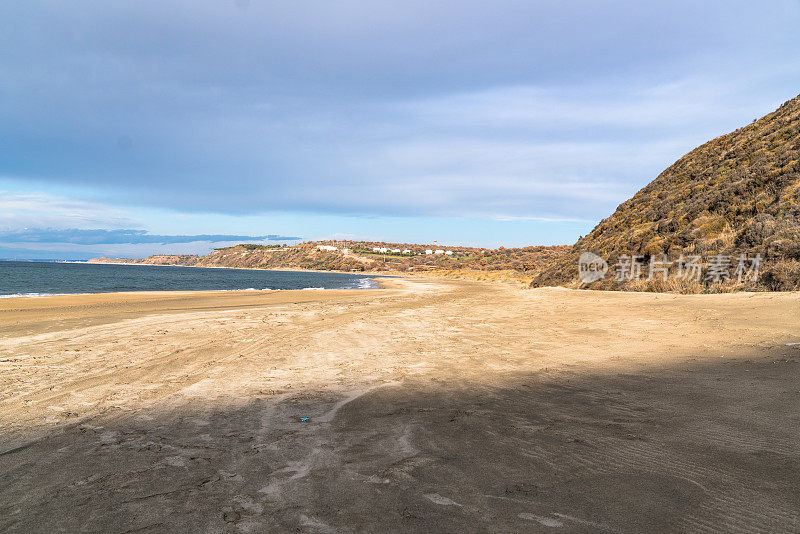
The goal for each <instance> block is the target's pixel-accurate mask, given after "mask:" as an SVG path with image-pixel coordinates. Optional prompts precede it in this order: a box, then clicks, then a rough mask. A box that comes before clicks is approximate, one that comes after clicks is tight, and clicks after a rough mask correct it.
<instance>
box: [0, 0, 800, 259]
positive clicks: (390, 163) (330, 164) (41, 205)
mask: <svg viewBox="0 0 800 534" xmlns="http://www.w3.org/2000/svg"><path fill="white" fill-rule="evenodd" d="M798 27H800V3H798V2H797V1H796V0H793V1H772V2H761V3H756V2H752V1H735V0H733V1H730V0H729V1H724V2H723V1H714V2H710V1H709V2H706V1H694V2H681V1H677V2H676V1H670V2H641V1H636V2H634V1H599V0H592V1H580V0H574V1H573V0H566V1H536V0H526V1H506V0H500V1H495V2H476V1H471V0H461V1H458V2H456V1H438V2H437V1H430V0H428V1H424V2H423V1H414V0H410V1H405V2H382V1H375V0H373V1H369V2H368V1H364V0H350V1H341V2H322V1H311V0H309V1H304V2H265V1H258V0H236V1H229V2H226V1H215V2H207V1H197V0H193V1H191V2H190V1H183V0H173V1H171V2H168V3H164V2H153V1H136V2H128V1H124V0H122V1H116V2H103V3H98V2H83V1H80V0H76V1H72V2H55V1H53V2H40V1H35V0H32V1H25V2H21V1H20V2H17V1H12V2H5V3H2V4H0V257H62V256H63V257H76V258H77V257H90V256H95V255H99V254H110V255H145V254H149V253H153V252H167V251H175V252H204V251H206V250H208V249H210V248H211V247H212V246H219V244H221V243H227V241H224V240H222V241H210V240H209V239H211V238H214V239H216V238H224V237H225V236H228V237H230V238H237V239H236V240H238V238H239V237H243V236H266V235H273V236H279V237H301V238H303V239H322V238H363V239H383V240H391V241H409V242H432V241H433V240H438V241H439V242H440V243H448V244H468V245H469V244H472V245H481V246H498V245H504V246H517V245H527V244H559V243H572V242H574V240H575V239H576V238H577V237H578V236H579V235H583V234H585V233H587V232H588V231H589V230H590V229H591V228H592V227H593V226H594V225H595V224H596V223H597V222H598V221H599V220H600V219H602V218H603V217H606V216H608V215H609V214H610V213H612V212H613V210H614V208H615V207H616V206H617V205H618V204H619V203H620V202H622V201H624V200H625V199H627V198H628V197H630V196H631V195H632V194H633V193H635V192H636V191H637V190H638V189H640V188H641V187H643V186H644V185H646V184H647V183H648V182H649V181H651V180H652V179H653V178H655V176H656V175H657V174H658V173H659V172H660V171H662V170H663V169H665V168H666V167H667V166H669V165H670V164H671V163H672V162H673V161H674V160H676V159H677V158H678V157H680V156H681V155H682V154H684V153H686V152H687V151H689V150H691V149H692V148H693V147H695V146H697V145H698V144H700V143H702V142H704V141H706V140H708V139H710V138H713V137H716V136H718V135H720V134H722V133H725V132H728V131H730V130H733V129H735V128H737V127H739V126H741V125H744V124H747V123H749V122H750V121H752V120H753V119H754V118H756V117H760V116H762V115H764V114H766V113H768V112H770V111H772V110H773V109H774V108H776V107H777V106H778V105H780V104H781V103H782V102H784V101H786V100H788V99H789V98H792V97H794V96H797V94H798V93H800V32H798V31H797V28H798ZM25 229H27V230H25ZM89 229H92V230H108V231H114V232H111V233H109V234H108V235H109V236H116V239H117V241H119V242H117V243H85V242H80V239H78V238H74V239H71V238H70V237H69V236H70V235H74V236H80V235H82V234H80V232H77V233H76V232H73V234H69V232H66V231H67V230H89ZM119 230H139V231H145V232H146V233H149V234H153V235H159V236H165V237H164V239H163V242H153V241H154V240H153V239H147V240H142V239H138V240H137V239H135V238H132V237H131V236H134V235H141V232H140V233H138V234H135V233H131V232H118V231H119ZM20 231H26V232H30V235H34V236H37V238H36V239H27V240H26V239H23V238H22V237H20V236H21V234H20ZM47 231H50V234H47V233H46V232H47ZM201 234H207V235H206V236H205V237H203V239H202V240H199V238H193V237H192V236H196V235H201ZM209 235H210V236H211V237H209ZM48 236H49V239H50V241H47V240H46V238H47V237H48ZM65 236H66V237H65Z"/></svg>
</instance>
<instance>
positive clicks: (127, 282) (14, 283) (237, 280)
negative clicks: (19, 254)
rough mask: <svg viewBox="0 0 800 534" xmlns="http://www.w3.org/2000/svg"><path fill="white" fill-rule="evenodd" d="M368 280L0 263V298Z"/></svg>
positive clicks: (349, 285) (364, 283)
mask: <svg viewBox="0 0 800 534" xmlns="http://www.w3.org/2000/svg"><path fill="white" fill-rule="evenodd" d="M373 287H376V285H375V282H374V281H373V280H372V278H371V277H370V275H361V274H349V273H348V274H341V273H309V272H294V271H267V270H246V269H214V268H196V267H167V266H157V265H155V266H153V265H107V264H100V263H51V262H28V261H0V297H11V296H37V295H58V294H72V293H110V292H114V291H197V290H228V291H232V290H243V289H251V290H254V289H370V288H373Z"/></svg>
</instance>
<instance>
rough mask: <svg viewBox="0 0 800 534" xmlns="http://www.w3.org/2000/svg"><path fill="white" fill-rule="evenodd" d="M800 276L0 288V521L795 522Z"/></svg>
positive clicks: (596, 525) (26, 526)
mask: <svg viewBox="0 0 800 534" xmlns="http://www.w3.org/2000/svg"><path fill="white" fill-rule="evenodd" d="M798 342H800V294H796V293H794V294H792V293H759V294H753V293H749V294H721V295H665V294H652V293H649V294H644V293H611V292H589V291H583V292H580V291H570V290H565V289H553V288H551V289H537V290H523V289H519V288H517V287H513V286H511V285H503V284H488V283H483V282H475V281H464V280H437V279H423V278H413V279H386V280H385V282H384V287H383V288H382V289H377V290H326V291H277V292H196V293H192V292H184V293H127V294H96V295H74V296H51V297H43V298H8V299H1V300H0V532H20V533H32V532H48V533H49V532H115V533H131V532H171V531H175V532H203V533H206V532H207V533H216V532H219V533H224V532H314V533H317V532H318V533H328V532H488V531H491V532H521V531H522V532H798V531H800V487H799V486H798V483H797V481H798V480H800V447H798V445H797V444H798V443H799V442H800V345H792V343H798Z"/></svg>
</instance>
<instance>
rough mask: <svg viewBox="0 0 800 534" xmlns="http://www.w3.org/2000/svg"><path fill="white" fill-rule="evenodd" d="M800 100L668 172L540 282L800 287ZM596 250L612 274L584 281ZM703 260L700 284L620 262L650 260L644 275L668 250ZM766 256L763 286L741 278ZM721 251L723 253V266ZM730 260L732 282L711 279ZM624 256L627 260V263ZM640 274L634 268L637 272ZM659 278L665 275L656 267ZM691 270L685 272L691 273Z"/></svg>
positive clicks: (688, 288) (698, 288)
mask: <svg viewBox="0 0 800 534" xmlns="http://www.w3.org/2000/svg"><path fill="white" fill-rule="evenodd" d="M798 160H800V97H797V98H794V99H792V100H790V101H788V102H786V103H785V104H783V105H782V106H781V107H780V108H778V109H777V110H776V111H774V112H773V113H770V114H769V115H766V116H765V117H763V118H761V119H760V120H758V121H755V122H753V123H752V124H750V125H747V126H745V127H743V128H740V129H738V130H736V131H734V132H732V133H729V134H727V135H723V136H721V137H718V138H716V139H713V140H711V141H709V142H707V143H705V144H704V145H702V146H700V147H698V148H696V149H695V150H692V151H691V152H689V153H688V154H686V155H685V156H683V157H682V158H680V159H679V160H678V161H676V162H675V163H674V164H673V165H672V166H670V167H669V168H668V169H666V170H665V171H664V172H662V173H661V174H660V175H659V176H658V177H657V178H656V179H655V180H653V181H652V182H651V183H650V184H648V185H647V186H646V187H645V188H644V189H642V190H641V191H639V192H638V193H636V195H634V197H633V198H631V199H630V200H627V201H626V202H623V203H622V204H621V205H620V206H619V207H618V208H617V210H616V212H615V213H614V214H613V215H612V216H611V217H609V218H607V219H605V220H603V221H601V222H600V224H598V225H597V227H595V228H594V230H592V232H591V233H590V234H589V235H587V236H585V237H583V238H581V239H580V240H578V242H577V243H576V244H575V245H574V246H573V247H572V249H571V250H570V251H569V252H568V253H567V254H565V255H564V256H563V257H561V258H559V259H556V260H555V261H554V262H553V263H552V264H551V265H549V266H548V267H546V268H544V269H543V271H542V272H541V273H540V274H539V275H538V276H537V277H536V278H535V279H534V281H533V283H532V286H543V285H567V286H573V287H590V288H593V289H630V290H658V291H661V290H677V291H685V292H715V291H726V290H735V289H754V290H765V289H766V290H797V289H800V162H799V161H798ZM587 251H588V252H592V253H594V254H597V255H598V256H600V257H602V258H604V259H606V260H607V261H608V263H609V273H608V275H607V276H606V277H605V278H604V279H603V280H599V281H595V282H593V283H591V284H585V283H582V282H580V280H579V279H578V258H579V255H580V254H581V253H583V252H587ZM665 253H666V254H667V255H668V258H669V259H670V260H672V261H673V262H676V261H677V260H678V259H679V258H680V256H681V255H684V259H687V258H688V257H689V256H698V255H699V256H701V258H702V260H701V261H702V263H703V273H704V274H703V276H702V277H701V279H700V280H699V281H697V280H693V279H686V277H685V276H684V277H678V276H677V275H678V270H677V267H678V266H677V263H673V266H672V268H671V269H670V271H669V277H668V278H667V280H666V281H665V280H664V279H663V276H661V275H659V276H657V277H654V278H653V279H651V280H649V281H648V280H645V279H638V280H636V279H632V277H624V276H623V275H619V277H620V278H626V279H620V280H617V279H615V278H617V276H615V275H616V272H615V266H620V267H622V266H624V267H626V269H627V265H628V263H632V261H631V260H630V259H629V258H628V257H626V256H630V257H632V256H634V255H636V256H641V257H640V258H637V263H641V264H643V268H642V272H643V277H642V278H646V276H647V274H649V271H648V268H649V267H648V266H649V263H650V261H651V260H653V261H655V260H661V259H662V255H663V254H665ZM757 254H758V255H760V256H761V258H762V261H761V264H760V272H759V276H758V279H757V280H755V281H754V280H752V278H753V277H752V276H751V277H749V278H748V277H745V278H744V279H743V280H742V281H741V282H740V281H739V280H738V277H737V276H734V275H735V269H736V267H737V266H738V262H737V259H738V258H739V257H740V256H741V255H744V256H745V257H746V258H748V263H747V264H746V265H747V266H748V267H750V266H751V264H752V262H751V261H750V258H754V257H755V256H756V255H757ZM716 255H721V258H720V259H719V260H715V256H716ZM728 256H730V262H731V263H730V265H729V267H730V273H731V275H732V276H731V278H729V279H727V280H724V281H717V280H713V279H712V280H705V277H706V275H707V273H708V268H709V266H710V264H711V263H712V262H714V261H718V262H720V264H722V263H724V262H725V261H726V259H725V257H728ZM620 259H621V260H622V263H620ZM631 272H633V271H631ZM656 272H657V274H658V271H656ZM683 273H684V274H685V273H686V271H685V270H684V271H683Z"/></svg>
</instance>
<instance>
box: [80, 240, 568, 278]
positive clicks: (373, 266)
mask: <svg viewBox="0 0 800 534" xmlns="http://www.w3.org/2000/svg"><path fill="white" fill-rule="evenodd" d="M318 245H328V246H334V247H336V248H337V249H338V250H335V251H328V250H319V249H318V248H317V246H318ZM373 248H387V249H389V250H388V251H387V252H374V251H373ZM343 249H347V250H348V252H347V253H345V252H343ZM437 249H439V250H447V251H449V252H451V254H449V255H448V254H426V253H425V252H426V251H427V250H437ZM392 250H399V251H400V252H391V251H392ZM405 250H408V251H409V252H407V253H403V252H402V251H405ZM568 250H569V247H568V246H555V247H545V246H535V247H523V248H502V247H501V248H498V249H487V248H475V247H444V246H436V245H419V244H410V243H384V242H371V241H318V242H315V241H309V242H305V243H300V244H298V245H294V246H276V245H253V244H240V245H236V246H233V247H226V248H220V249H216V250H214V251H212V252H211V253H209V254H206V255H203V256H198V255H154V256H148V257H147V258H143V259H125V258H122V259H120V258H95V259H93V260H90V261H91V262H93V263H110V262H119V263H135V264H147V265H184V266H192V267H232V268H249V269H307V270H318V271H354V272H381V271H400V272H441V271H461V270H473V271H482V272H489V271H491V272H501V271H505V272H510V271H514V272H516V273H521V274H523V275H528V277H529V278H532V275H533V274H535V273H538V272H539V271H540V270H541V269H542V268H544V266H546V265H548V264H550V263H551V262H552V261H553V260H554V259H555V258H557V257H559V256H561V255H563V254H565V253H566V252H567V251H568Z"/></svg>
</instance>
